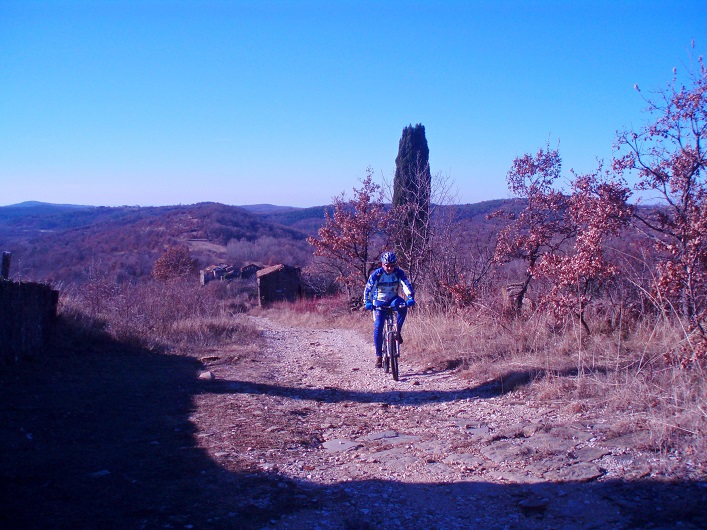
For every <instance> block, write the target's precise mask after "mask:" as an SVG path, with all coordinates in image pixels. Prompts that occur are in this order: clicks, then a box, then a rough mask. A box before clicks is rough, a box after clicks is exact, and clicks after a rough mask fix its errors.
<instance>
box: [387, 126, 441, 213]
mask: <svg viewBox="0 0 707 530" xmlns="http://www.w3.org/2000/svg"><path fill="white" fill-rule="evenodd" d="M431 182H432V177H431V175H430V150H429V148H428V147H427V138H426V137H425V126H424V125H422V124H420V123H418V124H417V125H415V126H414V127H413V126H412V125H408V126H407V127H405V128H404V129H403V135H402V137H401V138H400V143H399V144H398V156H397V157H396V158H395V179H394V181H393V206H403V205H405V206H409V205H410V203H416V204H415V206H416V207H417V208H416V209H419V210H421V211H424V212H425V213H427V212H428V211H429V201H430V186H431Z"/></svg>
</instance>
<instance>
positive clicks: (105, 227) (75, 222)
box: [0, 203, 307, 281]
mask: <svg viewBox="0 0 707 530" xmlns="http://www.w3.org/2000/svg"><path fill="white" fill-rule="evenodd" d="M0 233H2V236H1V237H0V246H2V249H3V250H4V251H10V252H12V254H13V272H14V274H15V275H19V276H21V277H22V278H25V279H36V280H55V281H58V280H61V281H72V280H75V279H79V277H80V276H81V275H83V274H85V273H86V270H87V268H92V269H96V270H100V271H101V272H102V273H106V272H110V273H112V274H115V275H117V276H118V277H119V278H122V279H127V278H131V277H132V278H140V277H142V276H146V275H149V274H150V271H151V268H152V266H153V264H154V261H155V259H156V257H157V256H158V255H159V254H160V253H162V252H164V250H165V249H166V248H167V247H169V246H172V245H176V244H190V245H191V246H192V247H193V251H194V255H195V257H197V258H198V259H201V260H202V261H203V263H202V264H209V262H210V261H212V260H213V259H218V258H221V259H225V258H226V246H227V245H228V243H229V242H232V241H236V242H238V241H247V242H253V241H257V240H258V239H259V238H269V239H277V240H283V241H295V242H300V243H301V244H302V245H306V243H305V238H306V235H307V234H306V233H305V232H302V231H300V230H297V229H294V228H290V227H286V226H283V225H281V224H277V223H275V222H272V221H270V220H268V219H267V218H266V217H264V216H262V215H258V214H254V213H250V212H248V211H247V210H245V209H243V208H240V207H237V206H227V205H223V204H217V203H201V204H195V205H188V206H164V207H138V206H135V207H131V206H121V207H115V208H109V207H74V206H58V205H47V204H34V205H31V206H8V207H3V208H0Z"/></svg>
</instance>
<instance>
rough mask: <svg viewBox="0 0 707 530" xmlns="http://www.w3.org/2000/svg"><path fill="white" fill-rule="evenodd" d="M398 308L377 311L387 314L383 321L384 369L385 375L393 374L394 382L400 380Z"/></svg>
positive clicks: (387, 307)
mask: <svg viewBox="0 0 707 530" xmlns="http://www.w3.org/2000/svg"><path fill="white" fill-rule="evenodd" d="M398 309H399V307H398V306H382V307H377V308H376V311H384V312H385V320H384V321H383V359H382V362H383V368H384V369H385V373H386V374H387V373H392V375H393V380H394V381H397V380H398V374H399V371H398V359H399V358H400V343H399V342H398V323H397V318H396V315H395V313H396V312H397V311H398Z"/></svg>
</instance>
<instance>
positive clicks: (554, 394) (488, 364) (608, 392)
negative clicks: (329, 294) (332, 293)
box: [259, 298, 707, 466]
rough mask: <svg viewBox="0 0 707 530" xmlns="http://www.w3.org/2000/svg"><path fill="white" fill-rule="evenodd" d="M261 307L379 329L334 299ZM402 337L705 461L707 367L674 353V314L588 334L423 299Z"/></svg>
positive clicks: (279, 315)
mask: <svg viewBox="0 0 707 530" xmlns="http://www.w3.org/2000/svg"><path fill="white" fill-rule="evenodd" d="M259 311H261V312H262V313H263V314H265V315H266V316H268V317H270V318H276V319H278V320H280V321H282V322H285V323H287V324H290V325H297V326H301V327H322V328H331V327H340V328H354V329H359V330H360V331H361V333H362V334H364V336H368V335H369V334H370V333H371V329H372V323H371V319H370V314H368V313H363V312H350V311H349V310H348V309H347V307H346V303H345V301H344V300H342V299H337V298H332V299H325V300H317V301H303V302H301V303H297V304H281V305H276V306H273V307H272V308H270V309H267V310H259ZM404 336H405V352H406V355H409V356H411V357H413V358H414V360H415V361H416V362H418V363H419V364H422V365H423V366H427V367H428V368H429V369H431V370H440V369H456V370H457V371H458V373H459V376H460V377H463V378H467V379H468V380H469V382H470V384H483V383H488V382H492V381H494V382H497V383H499V384H501V385H504V386H505V390H504V391H521V390H522V391H523V392H526V393H529V394H530V396H531V397H532V399H535V400H541V401H548V402H550V401H551V402H553V403H555V404H558V405H559V406H561V407H563V408H564V411H565V412H567V413H568V414H575V415H576V416H577V419H578V420H581V418H583V417H585V418H586V417H590V416H591V417H595V418H600V417H601V416H602V415H603V414H606V415H611V416H612V417H614V418H619V420H620V421H618V422H616V425H615V429H619V430H621V431H622V432H618V431H617V432H615V433H613V434H624V433H629V432H634V431H647V432H648V433H649V435H650V436H649V439H650V442H649V445H648V446H646V447H644V448H643V449H649V450H652V451H656V452H658V453H660V454H662V455H663V456H665V457H666V459H665V460H666V462H667V461H669V460H670V459H673V460H675V461H676V462H681V463H686V462H687V463H689V462H692V463H693V464H694V463H695V462H698V461H701V464H700V465H702V466H704V464H705V460H707V457H705V456H704V455H707V442H706V441H705V435H706V434H707V381H706V379H705V373H704V369H703V368H702V367H701V366H700V365H697V364H694V365H691V366H690V367H685V366H683V365H681V364H680V363H678V362H675V361H671V360H670V359H671V358H670V356H669V355H667V352H670V351H673V350H674V348H675V345H676V344H679V343H680V342H681V341H683V340H684V338H683V336H682V329H681V328H680V327H679V326H676V325H674V324H673V323H671V322H669V321H666V320H659V319H653V320H651V319H648V318H646V319H644V320H639V321H637V322H634V323H633V325H632V326H631V328H630V329H626V328H619V329H611V328H607V329H605V330H603V331H602V332H596V333H594V334H592V335H586V333H583V330H582V328H581V326H579V325H575V324H574V323H572V322H569V323H566V324H564V325H562V326H558V324H557V322H555V321H553V320H552V319H550V318H549V317H548V316H547V315H546V314H544V313H541V312H537V313H534V314H530V315H528V316H526V317H524V318H522V319H509V318H503V317H501V316H499V315H498V314H497V313H493V312H491V311H489V310H475V311H470V310H469V311H451V312H444V313H442V312H438V311H435V310H432V309H431V308H426V307H425V306H424V304H420V306H418V307H416V308H415V310H414V311H411V312H410V314H409V317H408V321H407V323H406V325H405V330H404ZM676 455H679V457H680V458H677V457H676ZM700 455H702V456H700ZM675 465H678V464H677V463H676V464H675Z"/></svg>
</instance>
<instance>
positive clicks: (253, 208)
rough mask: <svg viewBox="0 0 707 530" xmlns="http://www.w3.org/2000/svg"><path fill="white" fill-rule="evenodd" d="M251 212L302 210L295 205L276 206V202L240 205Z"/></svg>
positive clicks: (266, 212)
mask: <svg viewBox="0 0 707 530" xmlns="http://www.w3.org/2000/svg"><path fill="white" fill-rule="evenodd" d="M239 208H243V209H244V210H246V211H249V212H250V213H257V214H272V213H277V212H290V211H293V210H300V208H296V207H294V206H276V205H274V204H244V205H241V206H239Z"/></svg>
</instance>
